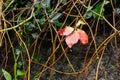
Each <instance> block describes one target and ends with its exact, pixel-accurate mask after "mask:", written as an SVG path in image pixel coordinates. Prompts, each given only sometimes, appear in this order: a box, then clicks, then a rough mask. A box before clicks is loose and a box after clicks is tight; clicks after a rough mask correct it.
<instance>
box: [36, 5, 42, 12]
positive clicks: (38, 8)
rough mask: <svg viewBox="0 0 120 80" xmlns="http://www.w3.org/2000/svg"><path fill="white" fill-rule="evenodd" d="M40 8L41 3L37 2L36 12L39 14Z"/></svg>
mask: <svg viewBox="0 0 120 80" xmlns="http://www.w3.org/2000/svg"><path fill="white" fill-rule="evenodd" d="M41 9H42V5H41V4H39V5H38V6H37V10H36V14H39V13H40V10H41Z"/></svg>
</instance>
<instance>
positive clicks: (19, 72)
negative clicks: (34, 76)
mask: <svg viewBox="0 0 120 80" xmlns="http://www.w3.org/2000/svg"><path fill="white" fill-rule="evenodd" d="M24 74H25V72H23V71H21V70H19V69H18V70H17V76H24Z"/></svg>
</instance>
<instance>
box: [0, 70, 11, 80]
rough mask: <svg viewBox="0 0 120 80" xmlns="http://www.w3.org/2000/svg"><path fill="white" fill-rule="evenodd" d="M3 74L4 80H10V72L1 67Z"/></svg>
mask: <svg viewBox="0 0 120 80" xmlns="http://www.w3.org/2000/svg"><path fill="white" fill-rule="evenodd" d="M2 72H3V75H4V77H5V79H6V80H12V77H11V75H10V73H8V72H7V71H6V70H4V69H2Z"/></svg>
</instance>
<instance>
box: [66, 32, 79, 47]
mask: <svg viewBox="0 0 120 80" xmlns="http://www.w3.org/2000/svg"><path fill="white" fill-rule="evenodd" d="M78 40H79V33H78V32H77V31H74V32H73V33H72V34H70V35H68V36H66V39H65V41H66V44H67V45H68V47H69V48H71V47H72V46H73V45H74V44H76V43H77V42H78Z"/></svg>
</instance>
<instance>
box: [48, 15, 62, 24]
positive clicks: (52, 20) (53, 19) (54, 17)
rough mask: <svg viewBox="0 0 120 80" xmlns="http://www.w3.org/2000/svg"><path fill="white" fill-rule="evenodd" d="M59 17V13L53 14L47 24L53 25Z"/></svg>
mask: <svg viewBox="0 0 120 80" xmlns="http://www.w3.org/2000/svg"><path fill="white" fill-rule="evenodd" d="M61 15H62V14H61V13H57V14H55V15H54V16H53V17H52V19H51V20H50V21H49V22H51V23H54V21H55V20H57V19H58V18H59V17H60V16H61Z"/></svg>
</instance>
